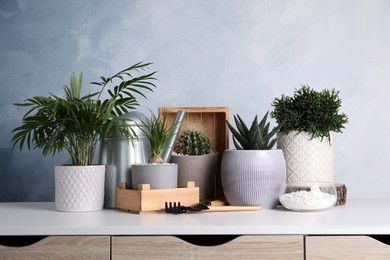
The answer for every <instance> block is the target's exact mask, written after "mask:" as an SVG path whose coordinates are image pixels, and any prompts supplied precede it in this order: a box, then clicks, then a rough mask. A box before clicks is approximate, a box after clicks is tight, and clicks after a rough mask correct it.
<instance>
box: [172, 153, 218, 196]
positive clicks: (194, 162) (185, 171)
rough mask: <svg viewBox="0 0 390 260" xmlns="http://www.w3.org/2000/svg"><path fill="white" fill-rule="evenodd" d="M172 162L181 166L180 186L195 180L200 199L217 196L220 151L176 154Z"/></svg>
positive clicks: (185, 185)
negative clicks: (199, 153)
mask: <svg viewBox="0 0 390 260" xmlns="http://www.w3.org/2000/svg"><path fill="white" fill-rule="evenodd" d="M171 162H172V163H177V164H178V166H179V177H178V183H179V187H187V182H188V181H194V182H195V186H197V187H199V198H200V200H204V199H210V198H212V197H215V177H216V172H217V166H218V153H212V154H206V155H175V154H173V155H172V156H171Z"/></svg>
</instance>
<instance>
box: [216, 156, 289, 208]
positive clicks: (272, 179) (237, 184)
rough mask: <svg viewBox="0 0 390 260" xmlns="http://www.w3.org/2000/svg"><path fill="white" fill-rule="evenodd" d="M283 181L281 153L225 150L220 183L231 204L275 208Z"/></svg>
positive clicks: (284, 169)
mask: <svg viewBox="0 0 390 260" xmlns="http://www.w3.org/2000/svg"><path fill="white" fill-rule="evenodd" d="M285 179H286V163H285V160H284V156H283V152H282V150H225V151H224V153H223V157H222V165H221V181H222V187H223V192H224V194H225V197H226V199H227V201H228V202H229V204H230V205H233V206H255V205H259V206H261V207H262V208H264V209H270V208H275V207H276V206H277V205H278V203H279V190H280V187H281V186H282V184H283V183H284V182H285Z"/></svg>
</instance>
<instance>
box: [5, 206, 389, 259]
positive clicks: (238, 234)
mask: <svg viewBox="0 0 390 260" xmlns="http://www.w3.org/2000/svg"><path fill="white" fill-rule="evenodd" d="M372 235H380V236H381V238H385V240H390V239H389V237H390V200H385V199H384V200H352V199H351V200H348V201H347V203H346V205H343V206H337V207H334V208H332V209H330V210H326V211H318V212H293V211H289V210H286V209H284V208H282V207H278V208H277V209H273V210H262V211H258V212H249V211H248V212H201V213H187V214H181V215H173V214H165V213H152V214H144V215H136V214H131V213H125V212H121V211H118V210H115V209H105V210H102V211H96V212H89V213H63V212H58V211H56V210H55V207H54V203H0V236H1V237H2V238H3V241H4V239H7V238H10V239H11V238H18V237H19V236H23V237H27V236H32V237H35V236H44V237H43V239H42V240H40V241H38V242H36V243H33V244H32V245H29V246H25V247H22V248H16V249H15V248H13V247H11V246H4V245H3V246H0V259H2V256H8V255H7V254H9V255H11V254H12V252H18V254H23V252H24V253H25V254H26V255H34V254H37V255H34V256H38V257H40V256H42V255H43V254H44V253H45V254H46V255H49V256H50V255H51V254H48V252H49V251H50V250H52V249H53V248H56V249H55V250H54V251H53V252H65V253H62V254H61V255H60V256H63V255H66V252H68V253H71V254H72V256H73V255H75V254H76V255H77V252H79V253H80V254H79V256H80V257H79V258H78V259H84V258H83V257H85V259H88V258H89V257H91V254H92V253H91V252H95V251H96V250H98V251H99V252H100V253H99V256H100V257H101V259H110V257H112V259H129V258H128V257H129V256H132V257H133V259H156V258H157V256H156V254H160V256H161V257H164V258H165V259H218V258H221V259H237V258H241V259H253V257H254V256H263V257H266V259H348V257H349V258H350V259H390V246H388V245H386V244H385V243H382V242H380V241H378V240H376V238H377V237H374V238H372ZM62 239H63V240H62ZM221 239H222V240H223V239H226V241H223V242H218V243H219V244H216V245H213V246H209V245H207V243H208V242H210V243H213V240H221ZM194 241H195V245H194ZM199 241H202V242H204V243H205V244H206V245H199V244H197V242H199ZM95 249H96V250H95ZM61 250H62V251H61ZM37 252H38V253H37ZM96 252H97V251H96ZM51 256H53V255H51ZM56 257H57V258H58V257H59V256H58V255H57V256H56ZM229 257H230V258H229ZM4 258H5V257H4ZM53 258H55V257H53ZM16 259H17V258H16ZM42 259H51V258H50V257H49V258H45V257H42ZM59 259H60V258H59ZM130 259H132V258H130Z"/></svg>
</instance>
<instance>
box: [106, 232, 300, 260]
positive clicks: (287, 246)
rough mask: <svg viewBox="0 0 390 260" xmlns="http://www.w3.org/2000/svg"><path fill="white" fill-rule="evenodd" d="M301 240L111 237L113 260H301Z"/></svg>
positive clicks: (296, 237)
mask: <svg viewBox="0 0 390 260" xmlns="http://www.w3.org/2000/svg"><path fill="white" fill-rule="evenodd" d="M303 254H304V253H303V236H240V237H237V238H235V239H233V240H231V241H229V242H227V243H224V244H222V245H217V246H197V245H193V244H190V243H188V242H186V241H183V240H181V239H179V238H177V237H174V236H132V237H112V259H113V260H118V259H164V260H168V259H175V260H180V259H210V260H211V259H212V260H215V259H224V260H228V259H289V260H291V259H300V260H302V259H303Z"/></svg>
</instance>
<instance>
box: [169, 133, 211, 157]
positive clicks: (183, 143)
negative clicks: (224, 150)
mask: <svg viewBox="0 0 390 260" xmlns="http://www.w3.org/2000/svg"><path fill="white" fill-rule="evenodd" d="M175 152H177V153H178V154H183V155H204V154H209V153H210V139H209V138H208V137H207V136H206V135H205V134H204V133H202V132H201V131H193V130H186V131H184V132H183V133H182V134H181V135H180V137H179V140H178V141H177V146H176V147H175Z"/></svg>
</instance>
